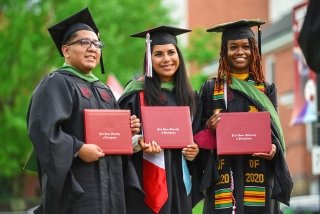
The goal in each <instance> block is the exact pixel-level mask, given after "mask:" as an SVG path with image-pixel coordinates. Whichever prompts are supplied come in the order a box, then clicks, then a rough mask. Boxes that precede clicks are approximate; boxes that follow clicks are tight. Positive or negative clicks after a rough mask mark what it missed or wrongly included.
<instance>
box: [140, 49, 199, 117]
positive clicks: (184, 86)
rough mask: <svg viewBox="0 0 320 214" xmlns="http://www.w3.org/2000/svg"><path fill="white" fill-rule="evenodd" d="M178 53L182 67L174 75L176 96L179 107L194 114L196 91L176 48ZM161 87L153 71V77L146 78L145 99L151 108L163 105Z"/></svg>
mask: <svg viewBox="0 0 320 214" xmlns="http://www.w3.org/2000/svg"><path fill="white" fill-rule="evenodd" d="M175 47H176V49H177V52H178V56H179V61H180V65H179V67H178V69H177V71H176V72H175V74H174V77H173V81H174V88H173V91H174V94H175V96H176V101H177V105H178V106H189V107H190V110H191V112H192V113H194V111H195V98H194V91H193V89H192V87H191V85H190V82H189V80H188V76H187V72H186V66H185V63H184V59H183V57H182V54H181V51H180V50H179V48H178V47H177V46H175ZM145 62H146V56H145V57H144V65H145ZM145 73H146V66H144V73H143V75H144V74H145ZM160 95H161V85H160V78H159V76H158V75H157V73H156V72H155V70H154V69H153V77H152V78H150V77H145V78H144V99H145V103H148V105H151V106H159V105H162V103H161V96H160Z"/></svg>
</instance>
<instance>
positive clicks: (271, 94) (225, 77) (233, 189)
mask: <svg viewBox="0 0 320 214" xmlns="http://www.w3.org/2000/svg"><path fill="white" fill-rule="evenodd" d="M264 23H265V22H263V21H260V20H258V19H257V20H240V21H236V22H230V23H226V24H220V25H217V26H215V27H213V28H211V29H208V30H207V31H208V32H222V44H221V52H220V60H219V68H218V75H217V77H215V78H213V79H210V80H208V81H206V82H205V83H204V84H203V85H202V88H201V91H200V97H201V101H202V108H203V109H202V125H203V127H205V129H204V130H203V131H201V132H200V133H199V135H202V134H208V133H210V134H209V135H211V139H212V144H211V145H210V147H209V148H208V147H205V149H204V148H202V150H201V152H200V153H199V156H200V157H199V158H197V161H198V164H200V166H202V167H199V170H201V171H202V172H203V177H202V183H201V188H202V190H203V191H204V192H205V200H204V210H203V213H218V214H220V213H228V214H231V213H237V214H247V213H265V214H271V213H279V212H280V211H279V203H278V202H279V201H281V202H283V203H286V204H288V203H289V198H290V194H291V190H292V180H291V177H290V174H289V171H288V167H287V164H286V161H285V159H284V152H285V146H284V138H283V134H282V130H281V126H280V123H279V118H278V115H277V92H276V87H275V85H274V84H269V83H267V82H266V81H265V78H264V75H263V71H262V66H261V55H260V44H257V42H256V40H255V37H254V33H253V31H252V30H251V27H253V26H259V27H260V25H262V24H264ZM259 36H260V32H259ZM259 41H260V38H259ZM243 84H244V85H246V86H247V87H249V88H253V89H254V91H255V93H259V96H258V98H257V97H255V96H251V94H250V95H249V93H248V92H247V91H245V90H243V88H245V87H239V85H243ZM261 92H262V93H261ZM266 103H268V105H266ZM258 111H269V113H270V115H271V130H272V131H271V132H272V136H271V139H272V142H271V143H272V146H271V150H270V152H268V153H254V154H249V155H244V154H239V153H238V154H236V155H218V154H217V152H216V145H215V137H216V135H215V132H216V127H217V125H219V120H220V116H221V114H220V112H258ZM257 122H259V121H257ZM208 130H210V131H209V132H208ZM202 139H203V138H202ZM196 141H197V140H196ZM197 143H198V145H199V146H200V147H202V143H201V142H197ZM250 163H255V164H254V166H253V165H252V164H250ZM249 174H254V175H259V178H261V179H248V175H249ZM225 177H228V178H230V179H223V178H225Z"/></svg>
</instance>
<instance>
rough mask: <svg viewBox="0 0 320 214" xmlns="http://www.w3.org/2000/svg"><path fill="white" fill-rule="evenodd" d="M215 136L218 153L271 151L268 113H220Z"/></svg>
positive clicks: (235, 153) (232, 153)
mask: <svg viewBox="0 0 320 214" xmlns="http://www.w3.org/2000/svg"><path fill="white" fill-rule="evenodd" d="M216 136H217V153H218V154H219V155H237V154H253V153H260V152H262V153H269V152H270V151H271V123H270V113H269V112H236V113H235V112H233V113H221V119H220V122H219V123H218V126H217V129H216Z"/></svg>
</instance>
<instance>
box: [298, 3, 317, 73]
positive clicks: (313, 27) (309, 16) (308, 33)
mask: <svg viewBox="0 0 320 214" xmlns="http://www.w3.org/2000/svg"><path fill="white" fill-rule="evenodd" d="M319 11H320V1H319V0H311V1H309V6H308V9H307V13H306V16H305V18H304V22H303V25H302V28H301V31H300V34H299V38H298V42H299V45H300V48H301V50H302V52H303V54H304V56H305V59H306V62H307V64H308V66H309V67H310V68H311V69H312V70H314V71H315V72H316V73H320V50H319V49H320V43H319V38H320V15H319Z"/></svg>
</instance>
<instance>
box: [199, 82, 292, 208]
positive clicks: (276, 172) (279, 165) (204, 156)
mask: <svg viewBox="0 0 320 214" xmlns="http://www.w3.org/2000/svg"><path fill="white" fill-rule="evenodd" d="M212 81H213V80H210V81H207V82H205V84H204V85H203V86H202V88H201V92H200V97H201V100H202V107H203V111H202V112H203V116H202V124H203V125H204V124H205V122H206V121H207V119H208V118H209V117H210V116H211V115H212V112H213V110H214V109H216V108H217V105H219V104H220V105H219V107H221V103H219V104H218V103H215V102H213V99H212V93H213V85H214V84H212V83H213V82H212ZM265 90H266V91H265V94H266V96H268V98H269V99H270V101H271V102H272V103H273V105H274V107H275V108H277V97H276V87H275V85H274V84H267V85H266V89H265ZM227 102H228V109H227V111H228V112H247V111H249V110H250V106H255V107H256V108H257V109H258V110H259V111H262V110H265V109H263V107H262V106H261V105H260V104H259V103H257V102H255V101H254V100H252V99H250V98H249V97H247V96H246V95H245V94H243V93H241V92H239V91H235V90H232V89H230V88H228V96H227ZM224 111H225V109H224ZM257 122H258V121H257ZM278 139H279V136H277V133H276V131H275V128H274V126H273V124H272V143H273V144H275V145H276V147H277V153H276V154H275V156H274V158H273V159H272V160H271V161H267V160H264V159H261V160H260V161H261V163H264V165H265V170H264V176H265V180H266V204H265V207H264V208H263V209H259V211H253V209H254V208H250V209H251V211H248V210H247V209H248V208H246V207H245V206H244V204H243V189H244V178H245V176H244V172H245V166H244V161H245V158H249V157H250V155H235V156H221V157H218V156H217V154H216V151H215V150H213V151H210V150H201V151H200V153H199V156H200V157H199V158H198V159H197V161H198V162H197V166H198V170H199V171H203V172H204V174H203V177H202V184H201V188H200V189H201V190H203V191H205V192H206V194H205V200H204V210H203V213H205V214H211V213H221V214H222V213H225V211H223V210H221V211H219V210H215V208H214V187H215V184H216V182H217V181H219V180H218V179H219V174H218V169H217V163H218V159H221V158H224V159H226V160H229V161H230V163H231V168H232V170H233V177H234V192H233V194H234V197H235V200H236V201H237V204H236V206H237V209H236V213H237V214H247V213H264V214H276V213H280V210H279V206H278V203H277V202H276V201H281V202H283V203H286V204H288V203H289V200H290V194H291V190H292V186H293V183H292V179H291V177H290V173H289V170H288V167H287V164H286V161H285V158H284V154H283V152H282V151H281V146H280V142H279V140H278Z"/></svg>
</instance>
